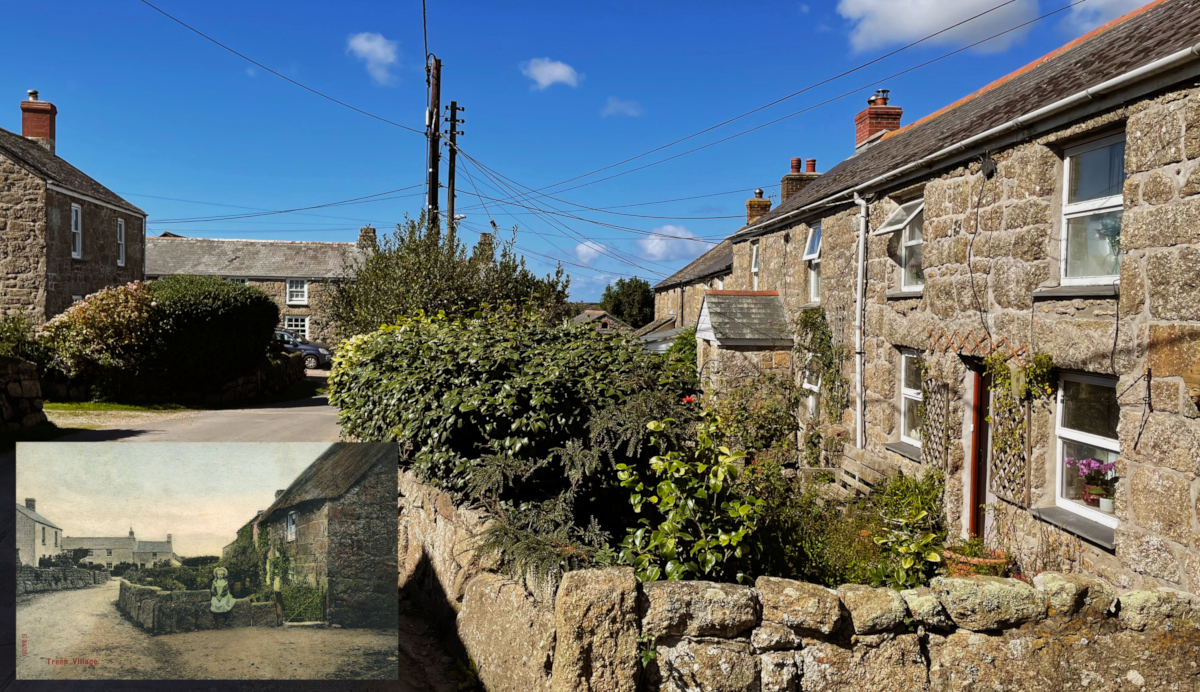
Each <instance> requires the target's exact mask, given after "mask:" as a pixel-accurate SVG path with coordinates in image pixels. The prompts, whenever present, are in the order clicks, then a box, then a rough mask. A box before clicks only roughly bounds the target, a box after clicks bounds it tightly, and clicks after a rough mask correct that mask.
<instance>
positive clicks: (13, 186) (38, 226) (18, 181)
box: [0, 155, 49, 322]
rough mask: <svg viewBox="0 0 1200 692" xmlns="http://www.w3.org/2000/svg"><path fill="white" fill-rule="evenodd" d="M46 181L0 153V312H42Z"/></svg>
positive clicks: (40, 315) (40, 317) (39, 316)
mask: <svg viewBox="0 0 1200 692" xmlns="http://www.w3.org/2000/svg"><path fill="white" fill-rule="evenodd" d="M46 194H47V190H46V183H45V181H43V180H42V179H40V178H38V177H37V176H34V175H31V174H30V173H29V171H27V170H25V168H24V167H22V166H20V165H18V164H16V163H15V162H13V161H12V160H11V159H9V158H7V157H5V156H3V155H0V315H15V314H24V315H26V316H28V317H30V318H31V319H33V320H34V321H37V322H42V321H44V320H46V319H47V318H48V317H49V315H47V313H46Z"/></svg>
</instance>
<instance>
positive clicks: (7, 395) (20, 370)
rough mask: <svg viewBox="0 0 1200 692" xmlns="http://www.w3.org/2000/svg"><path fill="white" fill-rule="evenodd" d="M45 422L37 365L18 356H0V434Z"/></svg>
mask: <svg viewBox="0 0 1200 692" xmlns="http://www.w3.org/2000/svg"><path fill="white" fill-rule="evenodd" d="M44 422H46V414H45V413H43V412H42V385H41V382H40V381H39V380H38V372H37V366H36V365H34V364H33V363H29V362H26V361H23V360H19V359H16V358H0V433H4V432H14V431H16V430H20V429H21V428H28V427H31V426H34V425H37V424H38V423H44Z"/></svg>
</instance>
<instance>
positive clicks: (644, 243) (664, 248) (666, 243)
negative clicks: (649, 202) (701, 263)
mask: <svg viewBox="0 0 1200 692" xmlns="http://www.w3.org/2000/svg"><path fill="white" fill-rule="evenodd" d="M654 232H655V233H661V234H662V235H651V236H646V237H645V238H638V239H637V240H635V241H634V242H635V243H637V246H638V247H639V248H641V250H642V257H644V258H646V259H649V260H659V261H669V260H677V259H691V258H692V257H695V256H697V255H699V254H700V253H702V252H704V251H705V250H707V249H709V248H710V247H712V246H711V245H707V244H705V243H700V242H697V241H695V240H683V239H684V238H695V237H696V234H695V233H692V232H691V231H689V230H688V229H686V228H684V227H683V226H672V225H671V224H667V225H666V226H659V227H658V228H656V229H654ZM663 236H674V237H673V238H664V237H663ZM676 238H678V240H676Z"/></svg>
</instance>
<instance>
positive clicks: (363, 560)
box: [16, 442, 399, 680]
mask: <svg viewBox="0 0 1200 692" xmlns="http://www.w3.org/2000/svg"><path fill="white" fill-rule="evenodd" d="M16 504H17V510H16V550H17V601H16V620H17V622H16V626H17V630H16V634H17V651H16V656H17V678H18V679H24V680H29V679H99V680H141V679H197V680H200V679H203V680H253V679H257V680H284V679H289V680H299V679H303V680H363V679H382V680H395V679H397V676H398V662H397V661H398V648H399V635H398V630H397V617H398V607H399V606H398V597H397V591H396V562H397V554H396V550H397V545H396V532H397V510H396V448H395V445H394V444H390V443H371V444H349V443H335V444H329V443H163V442H150V443H144V444H137V445H132V444H128V443H121V442H111V443H99V442H93V443H61V442H52V443H22V444H20V445H18V447H17V498H16Z"/></svg>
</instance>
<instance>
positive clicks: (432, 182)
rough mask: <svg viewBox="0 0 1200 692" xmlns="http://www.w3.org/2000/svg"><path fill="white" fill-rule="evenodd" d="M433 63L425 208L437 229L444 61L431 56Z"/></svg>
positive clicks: (430, 80)
mask: <svg viewBox="0 0 1200 692" xmlns="http://www.w3.org/2000/svg"><path fill="white" fill-rule="evenodd" d="M430 59H431V60H432V61H433V63H432V64H431V65H430V66H429V110H427V111H425V119H426V121H427V122H426V123H425V127H426V134H427V135H428V137H429V157H428V161H429V170H428V174H429V178H428V180H427V182H426V185H427V187H428V189H427V191H426V193H425V207H426V209H428V214H429V225H430V227H431V228H432V227H436V226H437V222H438V197H439V192H438V180H439V177H440V176H439V174H438V165H439V163H440V162H441V158H442V152H441V136H442V122H441V120H442V61H441V60H439V59H438V58H437V57H436V56H432V55H431V56H430Z"/></svg>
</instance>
